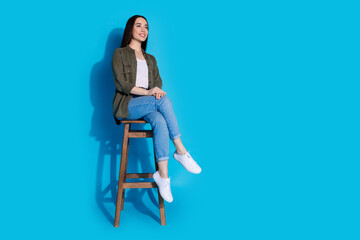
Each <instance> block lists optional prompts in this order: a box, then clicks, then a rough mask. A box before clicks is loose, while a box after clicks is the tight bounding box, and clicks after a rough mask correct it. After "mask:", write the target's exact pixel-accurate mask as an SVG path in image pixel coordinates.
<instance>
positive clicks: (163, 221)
mask: <svg viewBox="0 0 360 240" xmlns="http://www.w3.org/2000/svg"><path fill="white" fill-rule="evenodd" d="M154 159H155V169H156V171H157V170H159V167H158V165H157V162H156V154H155V147H154ZM157 190H158V196H159V209H160V221H161V225H166V219H165V207H164V199H163V198H162V196H161V194H160V190H159V188H157Z"/></svg>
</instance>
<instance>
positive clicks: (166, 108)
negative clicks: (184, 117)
mask: <svg viewBox="0 0 360 240" xmlns="http://www.w3.org/2000/svg"><path fill="white" fill-rule="evenodd" d="M128 110H129V117H128V118H124V119H122V120H135V119H141V118H142V119H144V120H145V121H147V122H148V123H150V125H151V127H152V129H153V138H154V149H155V156H156V162H159V161H166V160H168V159H169V137H170V139H171V140H174V139H176V138H178V137H180V136H181V134H180V131H179V127H178V123H177V120H176V118H175V114H174V110H173V108H172V103H171V101H170V99H169V98H168V97H167V96H166V95H165V96H163V97H161V98H160V99H156V97H155V96H143V95H133V96H132V98H131V99H130V102H129V105H128Z"/></svg>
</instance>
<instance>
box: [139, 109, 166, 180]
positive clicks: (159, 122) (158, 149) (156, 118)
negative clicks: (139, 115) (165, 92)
mask: <svg viewBox="0 0 360 240" xmlns="http://www.w3.org/2000/svg"><path fill="white" fill-rule="evenodd" d="M143 119H144V120H145V121H147V122H148V123H150V125H151V127H152V129H153V133H154V136H153V138H154V149H155V156H156V162H157V163H158V167H159V174H160V176H161V177H162V178H167V177H168V170H167V163H168V159H169V130H168V127H167V124H166V121H165V119H164V117H163V115H162V114H161V113H159V112H151V113H149V114H147V115H145V116H144V117H143Z"/></svg>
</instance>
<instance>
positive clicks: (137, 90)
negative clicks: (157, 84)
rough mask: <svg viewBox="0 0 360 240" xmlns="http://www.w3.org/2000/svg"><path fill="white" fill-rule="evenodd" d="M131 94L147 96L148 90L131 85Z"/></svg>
mask: <svg viewBox="0 0 360 240" xmlns="http://www.w3.org/2000/svg"><path fill="white" fill-rule="evenodd" d="M130 93H131V94H135V95H144V96H149V90H146V89H145V88H140V87H133V88H132V89H131V91H130Z"/></svg>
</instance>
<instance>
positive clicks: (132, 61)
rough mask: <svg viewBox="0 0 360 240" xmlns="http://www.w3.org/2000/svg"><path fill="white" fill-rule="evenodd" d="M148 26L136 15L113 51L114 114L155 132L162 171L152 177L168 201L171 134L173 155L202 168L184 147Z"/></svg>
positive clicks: (196, 169) (189, 166)
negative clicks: (149, 49) (139, 121)
mask: <svg viewBox="0 0 360 240" xmlns="http://www.w3.org/2000/svg"><path fill="white" fill-rule="evenodd" d="M148 34H149V26H148V22H147V20H146V18H145V17H143V16H140V15H135V16H132V17H131V18H129V20H128V21H127V23H126V27H125V31H124V36H123V40H122V43H121V47H120V48H117V49H116V50H115V52H114V55H113V60H112V70H113V74H114V80H115V86H116V93H115V96H114V100H113V114H114V116H115V117H116V118H120V119H122V120H125V119H144V120H145V121H147V122H148V123H150V125H151V127H152V129H153V133H154V136H153V138H154V148H155V155H156V162H157V164H158V167H159V171H156V172H155V173H154V175H153V178H154V180H155V182H156V184H157V185H158V187H159V190H160V194H161V196H162V197H163V198H164V199H165V201H167V202H172V201H173V197H172V194H171V188H170V178H169V177H168V159H169V137H170V139H171V140H172V141H173V143H174V145H175V148H176V151H175V152H174V154H173V157H174V158H175V159H176V160H177V161H178V162H180V163H181V164H182V165H183V166H184V168H185V169H186V170H188V171H189V172H191V173H195V174H198V173H200V172H201V168H200V167H199V165H198V164H197V163H196V162H195V161H194V159H193V158H192V157H191V155H190V154H189V152H188V151H187V150H186V149H185V147H184V145H183V144H182V142H181V139H180V136H181V134H180V131H179V127H178V123H177V120H176V118H175V114H174V111H173V108H172V103H171V101H170V99H169V98H168V97H167V96H166V92H164V91H163V90H162V79H161V78H160V74H159V69H158V67H157V62H156V60H155V57H154V56H152V55H150V54H148V53H146V52H145V50H146V45H147V40H148Z"/></svg>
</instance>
